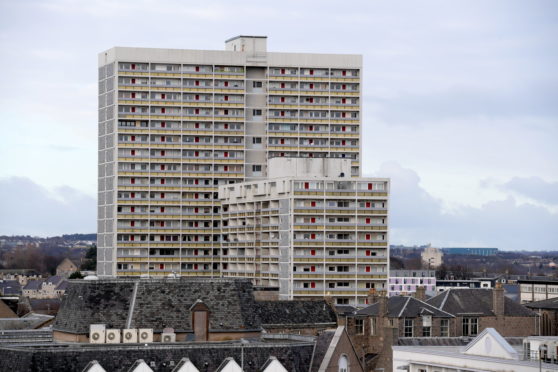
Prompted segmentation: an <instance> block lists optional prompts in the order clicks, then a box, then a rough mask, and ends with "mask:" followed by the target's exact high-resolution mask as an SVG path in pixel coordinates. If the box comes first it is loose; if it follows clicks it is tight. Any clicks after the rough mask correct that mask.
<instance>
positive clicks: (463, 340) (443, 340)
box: [397, 337, 523, 346]
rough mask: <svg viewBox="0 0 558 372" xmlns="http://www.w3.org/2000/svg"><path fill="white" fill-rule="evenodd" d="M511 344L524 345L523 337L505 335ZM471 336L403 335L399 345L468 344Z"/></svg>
mask: <svg viewBox="0 0 558 372" xmlns="http://www.w3.org/2000/svg"><path fill="white" fill-rule="evenodd" d="M504 338H505V340H506V342H507V343H508V344H510V345H523V337H504ZM470 341H471V337H402V338H399V339H397V345H398V346H466V345H467V344H468V343H469V342H470Z"/></svg>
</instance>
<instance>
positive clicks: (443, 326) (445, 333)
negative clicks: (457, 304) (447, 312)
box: [440, 319, 449, 337]
mask: <svg viewBox="0 0 558 372" xmlns="http://www.w3.org/2000/svg"><path fill="white" fill-rule="evenodd" d="M440 336H441V337H449V319H442V320H441V321H440Z"/></svg>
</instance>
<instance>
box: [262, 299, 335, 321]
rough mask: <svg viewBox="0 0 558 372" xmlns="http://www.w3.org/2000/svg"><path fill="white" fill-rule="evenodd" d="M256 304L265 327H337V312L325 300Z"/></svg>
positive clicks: (263, 302)
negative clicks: (318, 325)
mask: <svg viewBox="0 0 558 372" xmlns="http://www.w3.org/2000/svg"><path fill="white" fill-rule="evenodd" d="M256 304H257V307H256V312H257V314H258V316H259V317H260V319H261V322H262V325H263V326H264V327H266V326H267V327H268V328H270V326H281V325H284V326H296V325H306V324H329V325H333V326H336V325H337V317H336V315H335V312H334V311H333V309H332V308H331V307H330V306H329V305H328V304H327V302H326V301H324V300H319V301H312V300H293V301H258V302H256Z"/></svg>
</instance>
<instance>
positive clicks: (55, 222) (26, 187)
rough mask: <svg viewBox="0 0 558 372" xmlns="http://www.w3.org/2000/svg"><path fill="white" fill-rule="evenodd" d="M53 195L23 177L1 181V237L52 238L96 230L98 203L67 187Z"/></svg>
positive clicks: (58, 189)
mask: <svg viewBox="0 0 558 372" xmlns="http://www.w3.org/2000/svg"><path fill="white" fill-rule="evenodd" d="M55 192H56V193H55V194H54V195H53V194H51V193H50V192H49V191H48V190H47V189H45V188H44V187H42V186H40V185H38V184H36V183H34V182H33V181H32V180H30V179H28V178H24V177H11V178H4V179H0V205H1V206H2V207H1V209H0V234H26V235H27V234H29V235H39V236H52V235H54V234H63V233H90V232H94V231H95V230H96V222H95V221H96V215H95V213H96V210H97V209H96V200H95V199H94V198H92V197H90V196H89V195H86V194H83V193H81V192H80V191H78V190H76V189H73V188H71V187H68V186H63V187H60V188H57V189H56V190H55Z"/></svg>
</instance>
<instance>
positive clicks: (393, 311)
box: [355, 296, 453, 318]
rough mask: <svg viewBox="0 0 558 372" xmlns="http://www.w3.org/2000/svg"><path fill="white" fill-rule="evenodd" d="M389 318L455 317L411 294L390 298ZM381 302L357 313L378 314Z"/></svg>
mask: <svg viewBox="0 0 558 372" xmlns="http://www.w3.org/2000/svg"><path fill="white" fill-rule="evenodd" d="M387 300H388V304H387V306H388V317H389V318H416V317H419V316H421V315H431V316H432V317H434V318H453V315H452V314H449V313H447V312H445V311H442V310H440V309H437V308H435V307H434V306H432V305H430V304H428V303H426V302H424V301H421V300H418V299H416V298H414V297H410V296H393V297H389V298H388V299H387ZM379 309H380V303H379V302H376V303H374V304H372V305H370V306H368V307H365V308H364V309H361V310H359V311H357V312H356V313H355V314H356V315H371V316H378V313H379Z"/></svg>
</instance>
